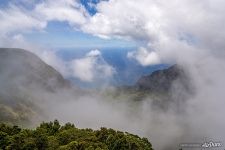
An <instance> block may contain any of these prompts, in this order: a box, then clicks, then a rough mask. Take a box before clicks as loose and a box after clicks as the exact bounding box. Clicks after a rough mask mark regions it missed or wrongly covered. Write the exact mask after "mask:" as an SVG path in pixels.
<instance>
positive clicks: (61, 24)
mask: <svg viewBox="0 0 225 150" xmlns="http://www.w3.org/2000/svg"><path fill="white" fill-rule="evenodd" d="M99 2H100V1H99V0H81V1H74V2H73V1H68V0H67V1H65V2H63V1H61V2H60V1H59V4H60V3H64V5H71V6H68V7H69V8H70V7H73V6H72V5H74V4H76V5H79V6H78V7H80V9H84V10H83V11H84V12H85V13H87V15H90V16H93V15H94V14H95V13H96V11H97V10H96V9H95V5H96V4H97V3H99ZM41 3H45V1H38V0H31V1H27V0H19V1H15V0H1V1H0V8H1V17H2V18H5V17H16V15H19V14H16V13H17V11H18V12H22V13H24V14H21V16H20V17H28V16H29V14H28V13H30V12H31V11H33V9H35V7H36V6H37V5H41ZM46 3H47V1H46ZM50 5H51V4H50ZM92 5H93V6H92ZM48 7H49V6H48ZM57 7H58V6H56V7H55V8H54V9H57ZM62 9H65V10H66V9H67V6H65V8H62ZM71 9H73V8H71ZM78 9H79V8H78ZM4 11H5V12H4ZM13 11H14V12H13ZM52 11H55V10H52ZM4 13H6V14H4ZM49 13H51V12H49ZM63 13H64V10H62V14H63ZM66 13H67V12H66ZM69 13H71V14H69ZM73 13H74V14H75V15H76V12H73V11H71V12H68V14H65V18H63V17H62V19H60V18H57V16H56V18H55V19H54V17H53V19H50V20H48V21H47V22H43V24H42V25H41V22H36V23H40V26H41V27H38V26H39V25H37V24H36V23H35V24H33V25H32V26H30V27H29V26H27V27H28V28H27V29H28V30H29V31H22V30H23V29H20V30H17V31H13V33H11V32H10V33H8V34H9V35H10V36H13V35H16V34H19V35H21V32H20V31H22V32H23V33H22V36H23V38H25V39H26V40H27V41H28V42H31V43H36V44H39V45H43V46H45V47H51V48H73V47H78V48H79V47H93V48H94V47H96V48H97V47H135V46H137V45H138V43H137V42H134V41H128V40H122V39H115V38H114V39H110V40H108V39H102V38H99V37H96V36H93V35H91V34H87V33H85V32H82V31H81V30H79V29H78V28H76V22H75V24H72V25H71V22H70V20H67V18H66V15H71V16H73ZM14 15H15V16H14ZM22 15H25V16H22ZM26 15H28V16H26ZM37 15H39V14H37ZM52 15H54V14H52ZM59 15H60V14H59ZM31 16H32V15H31ZM29 17H30V16H29ZM32 17H33V16H32ZM15 19H16V18H15ZM23 19H26V18H23ZM27 19H31V18H27ZM69 19H70V18H69ZM18 20H19V18H18ZM11 21H12V22H10V23H12V24H13V23H14V21H15V20H11ZM26 21H29V20H26ZM26 21H25V22H26ZM30 21H31V20H30ZM38 21H40V20H38ZM78 22H79V21H78ZM78 24H79V23H78ZM5 26H7V25H5ZM24 26H26V25H24ZM33 26H34V27H33ZM35 26H37V28H36V27H35ZM3 28H4V27H3ZM30 28H31V30H30ZM12 30H13V29H12ZM25 30H26V28H25Z"/></svg>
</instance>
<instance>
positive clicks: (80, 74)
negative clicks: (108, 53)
mask: <svg viewBox="0 0 225 150" xmlns="http://www.w3.org/2000/svg"><path fill="white" fill-rule="evenodd" d="M69 66H70V69H71V76H72V77H75V78H78V79H80V80H81V81H84V82H96V81H99V80H108V79H109V78H111V77H112V76H113V75H114V74H115V69H114V68H113V67H112V66H110V65H109V64H108V63H107V62H105V60H104V59H103V57H102V56H101V52H100V51H99V50H92V51H90V52H89V53H87V54H86V55H85V56H84V57H83V58H79V59H74V60H73V61H72V62H70V65H69Z"/></svg>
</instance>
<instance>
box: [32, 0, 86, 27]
mask: <svg viewBox="0 0 225 150" xmlns="http://www.w3.org/2000/svg"><path fill="white" fill-rule="evenodd" d="M34 12H35V13H36V14H37V16H38V17H40V18H43V19H45V20H46V21H52V20H56V21H67V22H68V23H69V24H70V25H71V26H75V25H82V24H84V23H85V21H86V17H88V14H87V13H86V11H85V9H84V8H83V6H82V5H81V4H79V3H78V1H77V0H58V1H51V0H46V1H44V2H42V3H40V4H37V5H36V7H35V10H34Z"/></svg>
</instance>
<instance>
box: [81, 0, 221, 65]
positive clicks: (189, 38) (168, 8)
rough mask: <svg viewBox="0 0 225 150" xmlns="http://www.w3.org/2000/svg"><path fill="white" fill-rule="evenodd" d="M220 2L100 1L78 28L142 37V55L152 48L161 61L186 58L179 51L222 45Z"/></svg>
mask: <svg viewBox="0 0 225 150" xmlns="http://www.w3.org/2000/svg"><path fill="white" fill-rule="evenodd" d="M224 5H225V1H223V0H216V1H214V0H205V1H198V2H197V1H194V0H180V1H177V0H172V1H170V2H168V1H166V0H141V1H136V0H110V1H102V2H100V3H99V4H98V5H97V7H96V8H97V10H98V13H97V14H96V15H94V16H93V17H91V18H90V19H88V21H87V22H86V24H84V25H83V26H82V27H81V28H82V30H83V31H84V32H87V33H91V34H93V35H96V36H99V37H103V38H113V37H119V38H125V39H133V40H138V41H146V43H148V44H147V45H144V46H145V47H146V49H148V51H149V54H147V53H146V57H148V56H151V55H153V56H154V55H155V54H154V53H152V50H154V51H155V52H156V53H157V54H158V55H159V56H160V58H162V61H164V62H167V61H171V60H173V61H177V59H179V58H178V57H180V58H182V59H179V60H182V61H189V60H188V59H185V56H184V55H183V54H185V55H191V53H192V51H193V49H195V50H197V49H198V51H200V50H204V49H206V50H210V51H221V50H222V49H224V48H225V43H224V42H223V41H224V40H225V33H224V32H221V31H222V30H223V28H224V27H223V24H224V23H225V17H224V14H225V9H224V7H223V6H224ZM195 50H194V51H195ZM190 51H191V52H190ZM137 53H139V52H137ZM197 53H198V52H197ZM152 58H153V59H155V57H152ZM136 59H137V58H136ZM152 61H153V62H154V60H152ZM139 62H141V61H139ZM141 64H144V65H146V63H141ZM150 64H151V63H150Z"/></svg>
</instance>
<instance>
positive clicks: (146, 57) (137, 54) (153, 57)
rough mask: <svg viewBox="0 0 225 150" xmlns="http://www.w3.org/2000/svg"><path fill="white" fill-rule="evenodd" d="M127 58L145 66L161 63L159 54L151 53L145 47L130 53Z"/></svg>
mask: <svg viewBox="0 0 225 150" xmlns="http://www.w3.org/2000/svg"><path fill="white" fill-rule="evenodd" d="M127 57H128V58H130V59H135V60H137V61H138V62H139V63H140V64H141V65H143V66H148V65H154V64H159V63H160V59H159V56H158V54H157V53H156V52H154V51H151V52H149V51H148V50H147V49H146V48H144V47H141V48H139V49H138V50H137V51H133V52H128V54H127Z"/></svg>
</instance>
